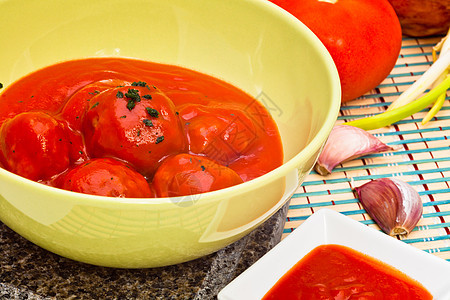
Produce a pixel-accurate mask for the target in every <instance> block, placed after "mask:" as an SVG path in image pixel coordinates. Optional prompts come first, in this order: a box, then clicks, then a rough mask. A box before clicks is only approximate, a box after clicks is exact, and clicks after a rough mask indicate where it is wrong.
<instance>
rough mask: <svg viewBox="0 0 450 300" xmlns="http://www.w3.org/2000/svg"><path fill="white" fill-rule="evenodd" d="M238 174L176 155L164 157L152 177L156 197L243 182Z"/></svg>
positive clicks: (199, 158) (207, 161)
mask: <svg viewBox="0 0 450 300" xmlns="http://www.w3.org/2000/svg"><path fill="white" fill-rule="evenodd" d="M242 182H243V181H242V179H241V178H240V177H239V175H238V174H237V173H236V172H235V171H233V170H232V169H230V168H227V167H225V166H222V165H220V164H218V163H216V162H215V161H213V160H211V159H208V158H206V157H202V156H198V155H192V154H186V153H182V154H178V155H174V156H171V157H168V158H166V159H165V160H164V161H163V163H162V164H161V166H160V167H159V168H158V170H157V171H156V173H155V176H154V177H153V182H152V186H153V188H154V190H155V192H156V194H157V196H158V197H175V196H185V195H193V194H199V193H205V192H210V191H215V190H219V189H223V188H226V187H230V186H233V185H236V184H239V183H242Z"/></svg>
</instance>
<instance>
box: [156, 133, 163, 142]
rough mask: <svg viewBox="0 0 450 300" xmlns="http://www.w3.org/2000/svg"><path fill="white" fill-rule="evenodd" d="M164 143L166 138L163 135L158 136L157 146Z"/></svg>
mask: <svg viewBox="0 0 450 300" xmlns="http://www.w3.org/2000/svg"><path fill="white" fill-rule="evenodd" d="M162 141H164V136H163V135H161V136H158V137H157V138H156V142H155V144H159V143H161V142H162Z"/></svg>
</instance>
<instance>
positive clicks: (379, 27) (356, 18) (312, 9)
mask: <svg viewBox="0 0 450 300" xmlns="http://www.w3.org/2000/svg"><path fill="white" fill-rule="evenodd" d="M270 1H271V2H273V3H275V4H277V5H279V6H280V7H282V8H284V9H285V10H287V11H288V12H290V13H291V14H292V15H294V16H295V17H297V18H298V19H299V20H300V21H302V22H303V23H304V24H305V25H306V26H308V28H309V29H311V31H312V32H314V33H315V34H316V35H317V37H318V38H319V39H320V40H321V41H322V43H323V44H324V45H325V47H326V48H327V50H328V51H329V52H330V54H331V57H332V58H333V61H334V63H335V64H336V68H337V70H338V73H339V77H340V80H341V89H342V102H346V101H349V100H352V99H355V98H357V97H359V96H361V95H363V94H365V93H366V92H369V91H370V90H372V89H373V88H375V87H376V86H377V85H378V84H380V83H381V82H382V81H383V80H384V79H385V78H386V77H387V76H388V75H389V74H390V72H391V71H392V69H393V68H394V66H395V63H396V61H397V59H398V56H399V53H400V48H401V43H402V30H401V27H400V22H399V20H398V17H397V15H396V14H395V11H394V9H393V8H392V6H391V5H390V4H389V2H388V1H387V0H337V1H336V2H335V3H329V2H326V1H320V0H294V1H292V0H270Z"/></svg>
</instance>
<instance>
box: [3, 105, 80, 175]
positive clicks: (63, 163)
mask: <svg viewBox="0 0 450 300" xmlns="http://www.w3.org/2000/svg"><path fill="white" fill-rule="evenodd" d="M69 143H70V141H69V140H68V132H67V130H66V128H65V127H64V125H63V123H61V122H60V121H58V120H57V119H55V118H54V117H53V116H51V115H49V114H47V113H45V112H24V113H20V114H18V115H16V116H15V117H13V118H11V119H8V120H7V121H5V122H4V123H3V125H2V127H1V129H0V160H1V162H2V164H3V166H4V167H5V169H7V170H9V171H11V172H13V173H16V174H18V175H20V176H23V177H26V178H28V179H31V180H35V181H39V180H45V179H49V178H50V177H52V176H54V175H56V174H59V173H61V172H63V171H65V170H66V169H67V168H68V167H69V164H70V156H71V149H70V147H69Z"/></svg>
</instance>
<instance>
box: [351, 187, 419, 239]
mask: <svg viewBox="0 0 450 300" xmlns="http://www.w3.org/2000/svg"><path fill="white" fill-rule="evenodd" d="M355 191H356V193H357V196H358V198H359V201H360V202H361V204H362V205H363V207H364V209H365V210H366V212H367V213H368V214H369V215H370V216H371V217H372V219H373V220H374V221H375V222H376V223H377V224H378V226H379V227H380V228H381V230H383V231H384V232H386V233H387V234H389V235H391V236H394V235H407V234H409V233H410V232H411V231H412V230H413V229H414V227H416V225H417V223H418V222H419V220H420V218H421V217H422V211H423V204H422V200H421V199H420V196H419V193H418V192H417V191H416V190H415V189H414V188H413V187H412V186H411V185H409V184H408V183H406V182H403V181H401V180H398V179H394V178H391V179H388V178H381V179H376V180H372V181H370V182H368V183H366V184H363V185H362V186H360V187H356V188H355Z"/></svg>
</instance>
